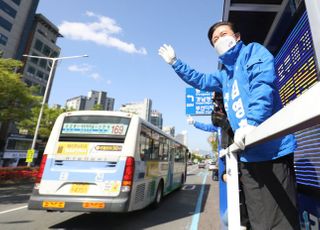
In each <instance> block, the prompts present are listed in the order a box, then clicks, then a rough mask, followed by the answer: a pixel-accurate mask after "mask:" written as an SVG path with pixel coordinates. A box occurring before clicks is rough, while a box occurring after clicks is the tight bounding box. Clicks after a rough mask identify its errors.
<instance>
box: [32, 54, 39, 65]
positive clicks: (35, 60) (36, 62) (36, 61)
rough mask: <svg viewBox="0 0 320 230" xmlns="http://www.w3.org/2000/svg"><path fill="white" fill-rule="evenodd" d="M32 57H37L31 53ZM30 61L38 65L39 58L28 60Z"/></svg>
mask: <svg viewBox="0 0 320 230" xmlns="http://www.w3.org/2000/svg"><path fill="white" fill-rule="evenodd" d="M32 56H38V55H37V54H36V53H32ZM30 61H31V62H32V63H34V64H36V65H38V61H39V58H30Z"/></svg>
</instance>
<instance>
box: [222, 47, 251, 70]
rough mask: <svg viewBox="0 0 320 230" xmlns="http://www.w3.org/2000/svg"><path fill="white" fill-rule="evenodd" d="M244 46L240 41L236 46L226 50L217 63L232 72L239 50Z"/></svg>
mask: <svg viewBox="0 0 320 230" xmlns="http://www.w3.org/2000/svg"><path fill="white" fill-rule="evenodd" d="M244 46H245V45H244V44H243V42H242V41H239V42H237V44H236V45H235V46H234V47H232V48H231V49H230V50H228V51H227V52H226V53H225V54H223V55H221V56H220V57H219V61H220V62H221V63H222V64H223V65H224V66H225V67H226V68H227V69H228V70H230V71H232V70H233V66H234V64H235V62H236V60H237V58H238V56H239V53H240V50H241V49H242V47H244Z"/></svg>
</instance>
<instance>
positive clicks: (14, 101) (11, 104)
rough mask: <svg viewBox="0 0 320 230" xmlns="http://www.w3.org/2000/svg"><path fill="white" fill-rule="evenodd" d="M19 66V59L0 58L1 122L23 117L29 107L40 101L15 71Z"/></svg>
mask: <svg viewBox="0 0 320 230" xmlns="http://www.w3.org/2000/svg"><path fill="white" fill-rule="evenodd" d="M21 66H22V64H21V62H19V61H16V60H12V59H3V58H0V121H1V122H3V123H4V122H7V121H18V120H20V119H22V118H25V117H26V115H28V111H29V109H30V107H31V106H34V105H36V104H38V103H39V102H40V101H39V99H40V98H39V97H38V96H34V95H33V89H32V88H29V87H28V86H27V85H26V84H25V83H24V82H23V81H21V76H20V74H18V73H16V70H17V69H18V68H20V67H21Z"/></svg>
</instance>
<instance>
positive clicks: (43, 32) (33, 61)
mask: <svg viewBox="0 0 320 230" xmlns="http://www.w3.org/2000/svg"><path fill="white" fill-rule="evenodd" d="M59 37H62V35H61V34H60V33H59V29H58V27H56V26H55V25H54V24H53V23H52V22H50V21H49V20H48V19H47V18H46V17H45V16H43V15H42V14H36V15H35V17H34V21H33V26H32V30H31V33H30V36H29V39H28V42H27V46H26V49H25V52H24V53H25V54H28V55H33V56H42V57H58V56H59V55H60V50H61V49H60V47H59V46H57V45H56V42H57V39H58V38H59ZM24 60H25V65H24V69H23V81H24V82H25V83H26V84H27V85H29V86H31V85H37V86H39V87H40V89H39V95H44V92H45V89H46V86H47V82H48V77H49V73H50V69H51V64H52V62H51V61H49V60H46V59H39V58H25V59H24ZM54 71H55V70H54ZM54 73H55V72H53V75H52V78H54ZM52 82H53V79H52V81H51V85H52ZM51 85H49V86H48V90H49V91H48V97H47V100H49V95H50V91H51Z"/></svg>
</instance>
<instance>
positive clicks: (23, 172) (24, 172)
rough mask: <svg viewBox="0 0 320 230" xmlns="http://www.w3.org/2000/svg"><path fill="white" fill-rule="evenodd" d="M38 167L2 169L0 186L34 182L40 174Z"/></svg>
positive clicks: (0, 170)
mask: <svg viewBox="0 0 320 230" xmlns="http://www.w3.org/2000/svg"><path fill="white" fill-rule="evenodd" d="M38 170H39V168H38V167H26V166H23V167H4V168H0V184H7V183H22V182H33V181H34V180H35V178H36V176H37V174H38Z"/></svg>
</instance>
